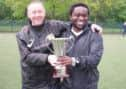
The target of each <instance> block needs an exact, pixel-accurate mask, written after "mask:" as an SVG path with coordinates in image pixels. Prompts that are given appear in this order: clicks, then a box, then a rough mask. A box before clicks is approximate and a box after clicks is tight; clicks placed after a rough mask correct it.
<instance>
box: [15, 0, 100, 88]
mask: <svg viewBox="0 0 126 89" xmlns="http://www.w3.org/2000/svg"><path fill="white" fill-rule="evenodd" d="M45 16H46V11H45V8H44V6H43V4H42V3H41V2H40V1H34V2H31V3H30V4H29V5H28V7H27V17H28V20H29V24H28V25H26V26H24V27H23V28H22V30H21V31H20V32H18V33H17V34H16V37H17V43H18V46H19V51H20V57H21V69H22V89H49V88H50V86H53V85H55V83H56V81H53V80H54V79H53V77H52V73H53V71H54V68H53V66H52V64H53V63H52V60H53V58H50V57H52V51H51V50H53V48H52V44H51V42H49V41H48V40H47V39H46V37H47V35H49V34H50V33H53V34H54V35H55V36H58V37H60V36H61V35H62V33H64V32H65V31H66V25H65V24H64V23H63V22H60V21H47V20H45ZM93 29H95V27H94V28H93ZM100 31H101V30H100ZM50 49H51V50H50Z"/></svg>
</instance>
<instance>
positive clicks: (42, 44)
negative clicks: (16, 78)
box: [16, 21, 64, 89]
mask: <svg viewBox="0 0 126 89" xmlns="http://www.w3.org/2000/svg"><path fill="white" fill-rule="evenodd" d="M63 30H64V26H63V24H62V23H61V22H58V21H57V22H56V21H46V22H45V23H44V24H43V26H40V27H33V26H31V25H26V26H24V27H23V28H22V30H21V31H20V32H18V33H17V34H16V37H17V43H18V46H19V51H20V57H21V70H22V89H48V86H49V85H51V84H53V81H52V80H53V79H52V73H53V68H52V67H51V66H50V64H49V63H48V62H47V58H48V55H49V54H52V52H51V50H52V49H51V48H52V45H51V43H50V42H49V41H48V40H46V37H47V35H48V34H50V33H53V34H55V36H60V35H61V34H60V33H62V31H63ZM50 49H51V50H50Z"/></svg>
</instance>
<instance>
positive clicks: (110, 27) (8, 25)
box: [0, 20, 122, 33]
mask: <svg viewBox="0 0 126 89" xmlns="http://www.w3.org/2000/svg"><path fill="white" fill-rule="evenodd" d="M25 24H27V20H1V21H0V32H17V31H19V30H20V29H21V27H22V26H23V25H25ZM97 24H99V25H101V26H102V27H103V32H104V33H121V31H122V23H118V22H104V23H103V22H98V23H97Z"/></svg>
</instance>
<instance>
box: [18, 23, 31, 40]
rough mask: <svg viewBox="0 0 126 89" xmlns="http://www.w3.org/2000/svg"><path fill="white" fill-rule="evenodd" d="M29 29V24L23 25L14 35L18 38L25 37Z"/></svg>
mask: <svg viewBox="0 0 126 89" xmlns="http://www.w3.org/2000/svg"><path fill="white" fill-rule="evenodd" d="M29 30H30V27H29V25H25V26H23V27H22V28H21V30H20V31H19V32H17V33H16V37H17V38H19V39H23V38H24V37H25V35H27V34H28V32H29Z"/></svg>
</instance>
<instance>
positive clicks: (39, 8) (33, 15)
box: [27, 2, 46, 26]
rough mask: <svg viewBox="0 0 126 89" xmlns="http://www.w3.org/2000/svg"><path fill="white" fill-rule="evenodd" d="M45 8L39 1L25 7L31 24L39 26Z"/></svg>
mask: <svg viewBox="0 0 126 89" xmlns="http://www.w3.org/2000/svg"><path fill="white" fill-rule="evenodd" d="M45 15H46V12H45V8H44V6H43V5H42V3H40V2H35V3H31V4H29V5H28V7H27V16H28V18H29V19H30V21H31V23H32V25H33V26H39V25H41V24H43V22H44V20H45Z"/></svg>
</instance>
